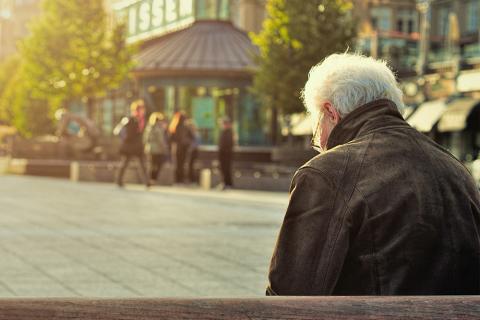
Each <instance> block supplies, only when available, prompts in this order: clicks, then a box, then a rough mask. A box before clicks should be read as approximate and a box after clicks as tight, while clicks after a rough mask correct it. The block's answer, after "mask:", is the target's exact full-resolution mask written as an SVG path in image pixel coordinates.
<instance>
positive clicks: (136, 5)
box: [115, 0, 195, 42]
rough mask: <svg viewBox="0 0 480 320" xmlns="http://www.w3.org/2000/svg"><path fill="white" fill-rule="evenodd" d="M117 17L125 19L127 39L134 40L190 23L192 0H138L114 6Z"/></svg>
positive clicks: (192, 15) (191, 18) (191, 20)
mask: <svg viewBox="0 0 480 320" xmlns="http://www.w3.org/2000/svg"><path fill="white" fill-rule="evenodd" d="M115 10H116V14H117V16H118V17H121V18H124V19H127V24H128V41H129V42H135V41H138V40H144V39H148V38H151V37H153V36H158V35H161V34H163V33H166V32H168V31H172V30H175V29H179V28H182V27H185V26H187V25H189V24H191V23H192V22H193V21H194V20H195V17H194V0H139V1H130V2H127V4H126V5H124V6H119V7H117V8H115Z"/></svg>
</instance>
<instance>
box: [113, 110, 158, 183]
mask: <svg viewBox="0 0 480 320" xmlns="http://www.w3.org/2000/svg"><path fill="white" fill-rule="evenodd" d="M144 127H145V104H144V102H143V100H137V101H135V102H133V103H132V104H131V105H130V116H129V117H125V118H123V119H122V121H121V122H120V123H119V124H118V125H117V126H116V127H115V129H114V133H115V134H116V135H118V136H120V139H121V145H120V154H121V156H122V160H121V165H120V169H119V172H118V175H117V184H118V186H119V187H123V176H124V174H125V170H126V169H127V167H128V164H129V162H130V160H132V159H133V158H135V159H137V160H138V162H139V164H140V169H141V171H142V178H143V181H144V183H145V185H146V186H147V187H149V186H150V182H149V180H148V177H147V170H146V168H145V154H144V147H143V141H142V135H143V129H144Z"/></svg>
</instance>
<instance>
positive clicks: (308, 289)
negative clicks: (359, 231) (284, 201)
mask: <svg viewBox="0 0 480 320" xmlns="http://www.w3.org/2000/svg"><path fill="white" fill-rule="evenodd" d="M339 193H340V194H341V190H336V187H335V185H334V184H333V183H332V182H330V181H329V180H328V179H326V178H325V177H324V175H323V174H322V173H321V172H319V171H317V170H315V169H311V168H302V169H300V170H299V171H298V172H297V174H296V175H295V177H294V179H293V182H292V186H291V189H290V202H289V205H288V209H287V213H286V215H285V218H284V221H283V224H282V227H281V229H280V234H279V236H278V239H277V244H276V247H275V250H274V253H273V257H272V260H271V264H270V270H269V287H268V288H267V292H266V293H267V295H305V296H306V295H329V294H332V291H333V289H334V287H335V284H336V281H337V279H338V276H339V274H340V272H341V268H342V266H343V262H344V260H345V256H346V254H347V251H348V246H349V232H348V230H346V229H347V228H346V225H348V223H346V222H345V217H346V214H347V210H346V208H347V207H346V205H345V203H344V202H343V199H342V200H341V199H340V197H342V195H339V196H338V197H339V198H338V199H336V195H338V194H339ZM338 201H341V202H342V203H341V204H339V205H335V204H336V203H338Z"/></svg>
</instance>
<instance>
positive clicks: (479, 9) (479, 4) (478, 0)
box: [466, 0, 480, 32]
mask: <svg viewBox="0 0 480 320" xmlns="http://www.w3.org/2000/svg"><path fill="white" fill-rule="evenodd" d="M466 9H467V16H466V18H467V26H466V29H467V31H468V32H474V31H478V29H479V27H480V25H479V23H478V20H479V15H480V0H470V1H469V2H467V6H466Z"/></svg>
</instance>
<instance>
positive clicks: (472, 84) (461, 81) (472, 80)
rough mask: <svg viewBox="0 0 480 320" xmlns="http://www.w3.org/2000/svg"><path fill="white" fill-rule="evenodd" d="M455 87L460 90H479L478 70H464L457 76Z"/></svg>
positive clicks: (479, 78)
mask: <svg viewBox="0 0 480 320" xmlns="http://www.w3.org/2000/svg"><path fill="white" fill-rule="evenodd" d="M457 88H458V91H460V92H469V91H478V90H480V72H478V71H464V72H462V73H461V74H460V75H459V76H458V78H457Z"/></svg>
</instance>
